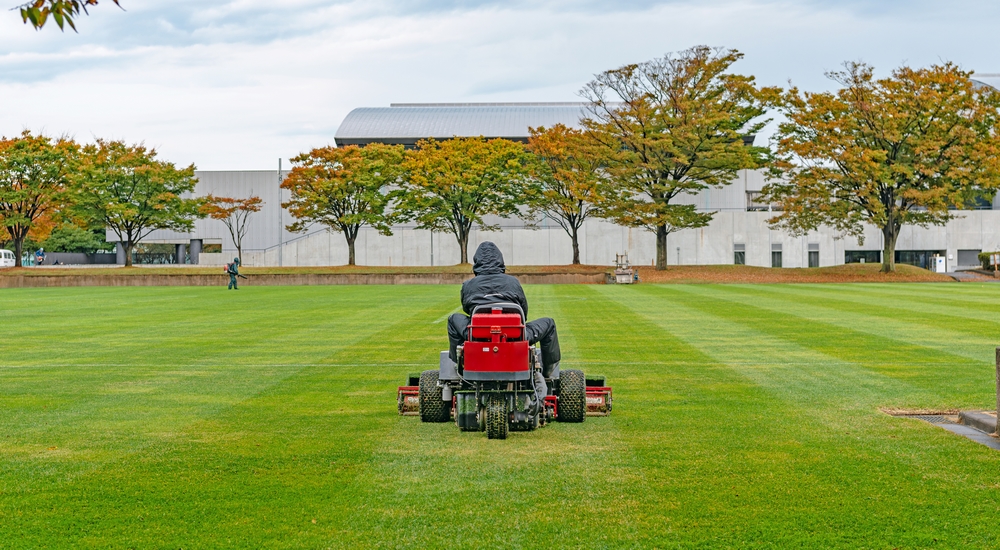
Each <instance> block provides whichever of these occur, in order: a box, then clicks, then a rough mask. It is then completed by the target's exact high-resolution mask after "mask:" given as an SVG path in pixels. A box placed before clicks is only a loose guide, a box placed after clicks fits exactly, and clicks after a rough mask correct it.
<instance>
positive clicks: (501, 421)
mask: <svg viewBox="0 0 1000 550" xmlns="http://www.w3.org/2000/svg"><path fill="white" fill-rule="evenodd" d="M507 427H508V426H507V401H506V400H505V399H504V398H503V397H502V396H500V395H491V396H490V400H489V401H488V402H487V404H486V437H487V438H488V439H507Z"/></svg>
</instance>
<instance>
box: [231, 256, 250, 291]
mask: <svg viewBox="0 0 1000 550" xmlns="http://www.w3.org/2000/svg"><path fill="white" fill-rule="evenodd" d="M226 273H228V274H229V287H228V288H227V289H226V290H239V289H240V288H239V286H238V285H237V282H236V278H237V277H242V278H244V279H246V277H244V276H243V275H240V259H239V258H233V263H231V264H226Z"/></svg>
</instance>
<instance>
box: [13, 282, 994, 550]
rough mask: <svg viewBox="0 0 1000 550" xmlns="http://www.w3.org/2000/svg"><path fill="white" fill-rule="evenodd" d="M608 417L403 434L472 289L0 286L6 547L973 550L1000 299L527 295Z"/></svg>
mask: <svg viewBox="0 0 1000 550" xmlns="http://www.w3.org/2000/svg"><path fill="white" fill-rule="evenodd" d="M527 292H528V294H529V300H530V302H531V311H530V314H531V317H536V316H552V317H554V318H555V319H556V320H557V322H558V324H559V331H560V340H561V342H562V346H563V367H564V368H566V367H582V368H583V369H584V370H586V371H588V372H594V373H601V374H606V375H607V376H608V377H609V380H610V382H611V384H612V385H613V386H614V388H615V411H614V413H613V416H611V417H608V418H590V419H588V420H587V421H586V422H585V423H584V424H577V425H565V424H555V425H551V426H548V427H545V428H543V429H540V430H538V431H537V432H533V433H512V434H511V436H510V438H509V439H507V440H506V441H489V440H487V439H486V436H485V434H481V433H478V434H477V433H460V432H459V431H458V429H457V428H455V426H454V425H453V424H443V425H441V424H437V425H431V424H421V423H420V422H419V420H418V419H416V418H413V417H399V416H397V415H396V410H395V407H396V403H395V390H396V386H397V385H399V384H400V383H401V382H402V381H403V380H404V377H405V375H406V373H408V372H412V371H417V370H420V369H422V368H431V367H434V366H436V363H437V354H438V351H439V350H440V349H442V348H443V346H444V344H445V339H444V332H445V325H444V318H445V317H446V315H447V314H449V313H450V312H452V311H453V309H454V308H455V306H456V305H457V298H458V289H457V287H451V286H397V287H378V286H366V287H347V286H328V287H247V288H246V289H244V290H241V291H240V292H238V293H237V292H227V291H225V289H224V288H221V287H217V288H204V287H164V288H141V287H128V288H53V289H7V290H0V319H2V320H3V333H2V346H0V350H2V356H0V547H4V548H21V547H23V548H39V547H52V548H56V547H88V546H101V547H114V548H125V547H137V548H158V547H162V548H168V547H169V548H180V547H183V548H188V547H192V548H199V547H201V548H204V547H269V548H282V547H289V548H322V547H372V546H384V547H443V546H446V545H448V546H451V545H454V546H458V547H482V546H486V545H496V546H499V547H542V546H555V547H565V546H569V547H588V548H593V547H635V546H645V547H649V546H654V547H660V548H667V547H703V548H715V547H742V546H753V547H768V546H774V547H851V548H856V547H866V548H896V547H898V548H914V547H920V548H925V547H941V548H956V547H971V548H989V547H996V546H997V545H998V544H1000V522H998V521H997V511H998V509H1000V453H997V452H996V451H992V450H990V449H988V448H986V447H983V446H980V445H977V444H975V443H973V442H971V441H968V440H966V439H963V438H960V437H957V436H954V435H952V434H950V433H948V432H946V431H944V430H941V429H939V428H936V427H934V426H931V425H929V424H925V423H922V422H919V421H916V420H910V419H903V418H893V417H889V416H886V415H885V414H883V413H881V412H879V411H878V408H879V407H898V408H926V409H951V408H992V405H993V403H994V399H995V396H994V393H993V392H994V367H993V357H994V346H996V345H997V344H1000V318H998V316H997V311H998V309H1000V286H990V285H975V284H961V285H959V284H945V285H934V284H926V285H916V284H912V285H910V284H907V285H903V284H885V285H878V284H872V285H861V284H855V285H757V286H744V285H663V286H657V285H645V284H644V285H637V286H632V287H628V286H603V285H564V286H535V287H528V288H527Z"/></svg>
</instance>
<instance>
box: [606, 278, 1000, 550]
mask: <svg viewBox="0 0 1000 550" xmlns="http://www.w3.org/2000/svg"><path fill="white" fill-rule="evenodd" d="M700 288H703V289H705V288H708V287H700ZM677 289H678V287H676V286H674V285H668V286H664V287H648V286H646V287H643V289H642V290H641V291H640V290H639V289H627V288H626V289H622V288H615V287H605V288H600V289H597V290H599V291H600V292H602V293H603V294H606V295H608V296H610V297H614V298H615V299H616V300H618V301H619V302H621V303H622V304H623V305H625V307H626V308H627V309H629V310H634V311H636V312H637V313H640V314H642V315H644V316H646V317H647V318H649V319H651V320H655V321H656V322H657V324H658V325H659V326H661V327H663V328H664V329H665V330H667V331H668V332H670V333H671V334H673V335H674V336H677V337H680V338H681V339H682V340H683V341H685V342H687V343H689V344H692V345H693V346H694V347H695V348H697V349H700V350H702V351H703V352H705V353H707V354H708V355H709V356H710V357H711V360H712V361H722V363H723V364H726V365H728V366H730V367H732V368H733V370H734V371H735V372H738V373H740V375H742V376H745V377H746V378H747V379H748V380H752V381H753V382H754V384H757V385H759V386H760V388H761V389H763V390H765V391H766V393H767V394H768V399H767V400H765V401H764V402H761V403H760V404H759V405H758V407H759V408H758V409H751V410H754V411H755V412H762V413H763V414H764V415H765V417H766V418H767V420H766V422H768V423H769V424H771V425H772V426H774V427H775V428H777V429H778V430H779V433H780V435H779V436H777V437H768V436H765V435H762V434H760V437H758V435H759V434H758V433H755V432H752V431H751V432H748V433H745V434H742V435H741V436H737V438H738V439H742V440H744V441H747V440H748V441H753V442H755V443H756V444H757V445H759V449H760V450H761V451H762V452H766V449H767V447H768V445H769V444H771V443H772V442H774V441H780V440H785V441H787V442H789V443H790V445H789V447H791V448H794V449H796V450H797V451H798V452H800V453H802V457H803V460H804V461H805V462H806V463H807V464H808V466H807V467H804V468H803V470H802V477H801V478H797V482H798V483H801V487H800V488H799V489H795V490H791V491H786V489H787V487H788V486H787V485H785V482H787V481H788V478H789V477H790V476H789V474H788V472H783V473H781V474H779V475H776V476H775V477H776V482H775V483H777V484H779V485H780V486H779V487H775V486H770V487H768V486H767V481H766V480H767V476H766V475H763V476H762V474H763V473H764V472H769V470H767V469H766V468H758V469H756V470H755V474H754V475H753V476H752V477H751V478H750V480H749V482H750V485H755V484H761V485H763V486H762V487H758V489H761V490H762V494H765V495H770V498H771V499H777V500H772V501H771V502H778V501H780V502H781V504H780V505H778V504H776V506H777V507H779V508H781V509H782V510H783V511H784V512H786V513H787V512H788V511H789V505H788V503H786V502H785V501H784V498H785V495H786V494H787V493H789V492H790V493H791V494H794V495H798V494H799V493H801V492H807V493H809V494H810V495H811V496H810V497H809V498H810V499H812V500H811V502H809V503H807V504H805V507H806V510H805V511H804V512H803V514H802V516H801V517H795V518H794V519H792V518H787V521H788V522H790V523H794V524H795V525H800V526H801V528H797V531H798V535H797V536H793V537H789V538H788V539H787V540H785V542H781V541H782V540H783V539H781V538H780V537H781V534H775V535H774V538H771V537H761V536H751V537H749V538H750V539H752V540H761V539H763V540H767V541H768V542H769V543H772V544H774V545H775V546H777V547H782V546H787V545H789V544H794V545H803V544H805V545H809V546H824V547H829V546H847V547H857V546H867V547H872V546H880V544H878V543H876V542H874V541H877V540H884V541H896V542H894V543H892V544H894V545H902V546H907V545H914V546H923V545H927V544H931V543H933V542H934V541H935V540H937V541H939V542H940V541H942V540H943V539H942V538H941V535H940V532H939V530H938V528H937V526H936V523H935V521H934V520H933V519H928V518H929V517H934V515H935V511H936V507H937V505H936V502H939V501H940V499H947V500H948V501H949V502H951V501H953V500H958V499H955V498H954V493H955V492H956V491H957V492H960V493H962V494H963V495H964V496H965V497H967V498H969V499H973V500H965V501H962V502H961V504H959V505H960V506H961V507H963V508H964V509H965V510H966V512H967V513H972V514H974V513H978V512H979V511H980V510H982V509H984V508H986V507H988V506H989V505H987V504H985V503H984V502H982V501H977V500H974V499H977V498H982V496H983V495H982V493H981V492H982V490H983V489H985V488H987V487H990V486H991V485H990V484H991V483H992V482H991V481H989V480H990V479H991V476H992V475H993V472H994V471H995V467H996V461H997V459H996V457H995V456H994V455H993V453H992V452H991V451H990V450H989V449H986V448H985V447H982V446H978V445H976V444H974V443H972V442H969V441H966V440H963V439H961V438H957V437H955V436H952V435H950V434H948V433H947V432H944V431H943V430H940V429H938V428H934V427H932V426H930V425H927V424H923V423H919V422H913V421H905V420H901V419H896V418H890V417H888V416H886V415H883V414H881V413H879V412H877V411H876V410H875V409H874V407H872V406H871V403H873V402H878V401H879V400H880V399H879V395H880V394H883V395H885V396H886V399H888V400H891V399H893V398H894V396H896V395H897V394H899V393H900V392H901V390H902V395H904V396H905V397H904V398H908V399H913V398H914V397H919V396H921V395H926V394H927V392H926V391H924V390H922V389H921V388H912V389H911V391H910V392H906V391H905V388H906V385H905V384H901V383H900V382H899V381H897V380H892V379H889V378H886V377H880V376H879V375H877V374H875V373H871V372H866V371H865V370H863V369H857V370H854V371H853V372H852V369H851V365H850V364H849V363H843V362H838V361H836V360H833V361H824V360H819V361H813V362H811V364H812V369H807V372H803V369H801V368H796V369H780V368H775V367H774V364H773V362H770V361H768V362H767V363H766V364H765V365H761V366H760V367H759V368H748V367H747V358H748V357H754V356H759V355H758V352H760V351H764V350H765V349H769V351H767V352H766V353H767V354H768V355H772V356H776V357H787V356H788V355H796V354H800V355H801V354H815V353H816V352H813V351H811V350H808V349H802V348H801V347H799V346H796V345H794V344H792V345H788V344H787V343H783V342H781V341H780V340H778V339H776V338H772V337H770V336H768V335H766V334H762V333H756V332H755V331H754V330H753V329H751V328H749V327H746V326H745V325H743V324H742V323H741V322H736V321H732V320H730V319H729V312H728V311H726V309H727V307H728V304H726V303H724V302H723V303H717V304H715V305H716V306H718V307H717V308H715V309H709V308H706V309H705V311H706V312H707V311H711V312H712V313H710V314H708V315H706V314H705V313H704V312H702V311H698V309H697V308H695V307H690V306H691V302H692V300H691V299H689V297H686V296H684V293H683V292H678V291H677ZM712 290H714V289H712ZM657 298H659V299H657ZM695 300H698V298H695ZM705 302H706V303H707V301H705ZM706 303H703V304H699V305H700V306H705V305H706ZM720 312H724V314H723V315H720V316H718V317H716V318H713V315H714V314H715V313H720ZM796 348H799V349H796ZM728 358H734V359H736V360H735V361H733V362H730V361H729V360H728ZM796 363H801V362H799V361H796ZM878 378H881V379H882V380H877V379H878ZM855 401H857V402H859V403H860V405H858V404H855ZM789 404H792V405H794V406H793V407H792V411H794V412H791V413H785V412H784V410H783V409H785V408H786V407H787V406H788V405H789ZM720 413H723V412H722V411H720ZM725 418H726V417H725V416H724V413H723V414H718V415H713V417H712V419H713V420H716V421H721V422H724V421H725V420H724V419H725ZM727 444H729V442H728V441H727V442H721V443H720V445H727ZM785 450H786V452H787V450H788V449H785ZM788 456H790V455H787V454H786V456H785V457H784V460H782V461H776V462H788ZM948 460H955V461H959V462H961V463H962V467H960V468H958V469H959V470H960V471H961V473H952V472H942V471H941V470H940V468H939V467H938V464H940V463H942V462H946V461H948ZM782 467H785V466H782ZM970 471H974V472H975V475H973V476H969V475H968V473H969V472H970ZM769 473H770V472H769ZM703 479H704V478H703ZM736 479H739V478H736ZM908 479H909V480H912V479H921V480H924V482H923V483H924V484H923V485H921V487H920V490H918V491H916V492H912V493H908V494H905V495H901V494H900V493H899V491H900V488H901V487H902V486H905V485H906V484H907V483H908V481H907V480H908ZM929 479H934V482H933V483H931V482H928V481H927V480H929ZM826 484H828V485H826ZM813 488H815V489H817V492H816V493H812V489H813ZM997 493H998V492H997V491H992V492H991V494H990V496H989V497H987V498H988V501H989V502H990V503H995V502H997V500H998V499H997V496H998V495H997ZM793 498H794V497H793ZM858 502H864V503H865V505H864V506H858V504H857V503H858ZM901 507H902V508H901ZM922 514H923V515H922ZM765 515H766V514H765ZM746 517H747V516H741V517H738V518H732V519H734V520H735V521H747V519H746ZM753 517H754V518H755V520H753V521H754V524H753V525H754V527H755V528H758V529H759V528H760V526H758V525H757V524H756V521H757V519H756V518H759V517H760V516H758V515H756V514H755V515H754V516H753ZM902 517H906V518H907V519H906V520H905V521H903V520H902ZM875 518H878V519H875ZM893 518H897V519H899V521H898V522H897V521H896V519H893ZM775 521H776V522H777V523H782V521H781V520H778V519H775ZM960 522H961V523H962V524H963V525H964V526H965V527H964V528H966V529H969V534H968V536H964V537H962V538H953V539H951V540H952V542H953V543H956V542H957V541H964V542H963V544H979V545H981V544H984V543H985V542H986V541H988V540H991V538H990V536H988V535H987V536H984V535H982V533H981V530H977V529H978V528H977V527H976V525H977V521H976V520H975V519H974V518H962V519H960ZM766 524H767V522H765V525H766ZM880 524H881V525H882V526H883V527H886V526H888V529H889V531H886V532H881V529H882V528H883V527H880V526H879V525H880ZM850 533H853V535H851V534H850ZM858 533H866V534H865V535H864V536H861V537H857V534H858ZM735 540H736V541H737V542H736V543H734V544H738V542H739V541H745V540H747V539H746V538H737V539H735ZM901 540H906V541H909V543H900V542H899V541H901ZM774 541H778V542H774ZM884 544H886V545H889V543H888V542H885V543H884Z"/></svg>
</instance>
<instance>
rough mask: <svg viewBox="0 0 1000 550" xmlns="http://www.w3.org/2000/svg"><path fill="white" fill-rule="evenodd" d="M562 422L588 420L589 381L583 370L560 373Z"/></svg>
mask: <svg viewBox="0 0 1000 550" xmlns="http://www.w3.org/2000/svg"><path fill="white" fill-rule="evenodd" d="M558 410H559V416H558V417H557V418H556V419H557V420H559V421H560V422H583V421H584V420H585V419H586V418H587V379H586V378H585V377H584V376H583V371H582V370H574V369H569V370H564V371H562V372H561V373H559V408H558Z"/></svg>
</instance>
